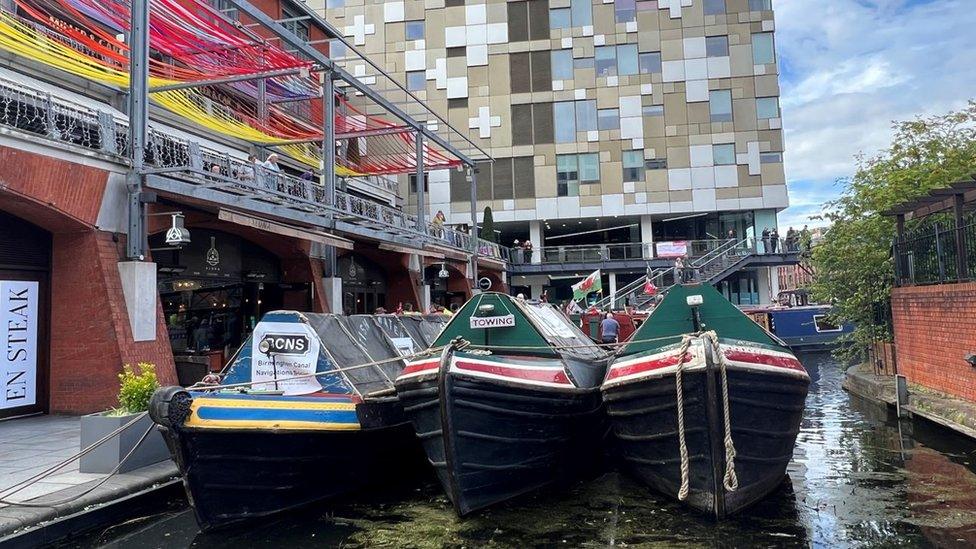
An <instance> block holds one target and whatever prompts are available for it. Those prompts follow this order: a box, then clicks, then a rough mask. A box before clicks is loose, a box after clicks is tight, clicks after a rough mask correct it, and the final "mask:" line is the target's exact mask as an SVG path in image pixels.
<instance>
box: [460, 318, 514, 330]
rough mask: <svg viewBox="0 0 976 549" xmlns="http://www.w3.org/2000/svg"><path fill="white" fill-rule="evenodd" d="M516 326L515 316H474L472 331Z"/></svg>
mask: <svg viewBox="0 0 976 549" xmlns="http://www.w3.org/2000/svg"><path fill="white" fill-rule="evenodd" d="M512 326H515V315H505V316H472V317H471V329H472V330H478V329H484V328H510V327H512Z"/></svg>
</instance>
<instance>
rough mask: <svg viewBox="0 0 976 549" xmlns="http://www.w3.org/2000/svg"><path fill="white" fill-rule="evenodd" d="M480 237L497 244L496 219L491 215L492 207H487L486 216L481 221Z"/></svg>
mask: <svg viewBox="0 0 976 549" xmlns="http://www.w3.org/2000/svg"><path fill="white" fill-rule="evenodd" d="M480 236H481V238H483V239H485V240H487V241H488V242H497V239H496V237H495V218H494V216H492V215H491V206H485V216H484V219H483V220H482V221H481V232H480Z"/></svg>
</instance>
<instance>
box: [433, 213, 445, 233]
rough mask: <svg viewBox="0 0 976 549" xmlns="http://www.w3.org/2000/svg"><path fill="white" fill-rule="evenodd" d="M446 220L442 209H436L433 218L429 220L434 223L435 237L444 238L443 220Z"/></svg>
mask: <svg viewBox="0 0 976 549" xmlns="http://www.w3.org/2000/svg"><path fill="white" fill-rule="evenodd" d="M446 221H447V216H445V215H444V210H437V213H436V214H434V219H432V220H431V223H432V224H433V225H434V232H435V233H436V234H434V236H436V237H437V238H444V222H446Z"/></svg>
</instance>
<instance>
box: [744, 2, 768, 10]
mask: <svg viewBox="0 0 976 549" xmlns="http://www.w3.org/2000/svg"><path fill="white" fill-rule="evenodd" d="M771 9H773V0H749V11H769V10H771Z"/></svg>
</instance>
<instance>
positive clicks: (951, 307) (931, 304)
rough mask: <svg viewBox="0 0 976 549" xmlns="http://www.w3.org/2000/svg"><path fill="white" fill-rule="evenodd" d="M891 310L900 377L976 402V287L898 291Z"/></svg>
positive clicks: (943, 285) (970, 284)
mask: <svg viewBox="0 0 976 549" xmlns="http://www.w3.org/2000/svg"><path fill="white" fill-rule="evenodd" d="M891 310H892V316H893V320H894V328H895V348H896V352H897V361H898V371H899V373H902V374H904V375H905V376H906V377H907V378H908V380H909V381H911V382H914V383H918V384H921V385H923V386H925V387H930V388H932V389H936V390H938V391H942V392H944V393H948V394H951V395H955V396H958V397H962V398H965V399H968V400H973V401H976V368H973V367H972V366H970V365H969V364H968V363H967V362H966V361H965V360H964V357H965V356H966V355H967V354H968V353H976V283H967V284H942V285H936V286H916V287H909V288H895V289H894V291H893V292H892V296H891Z"/></svg>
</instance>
